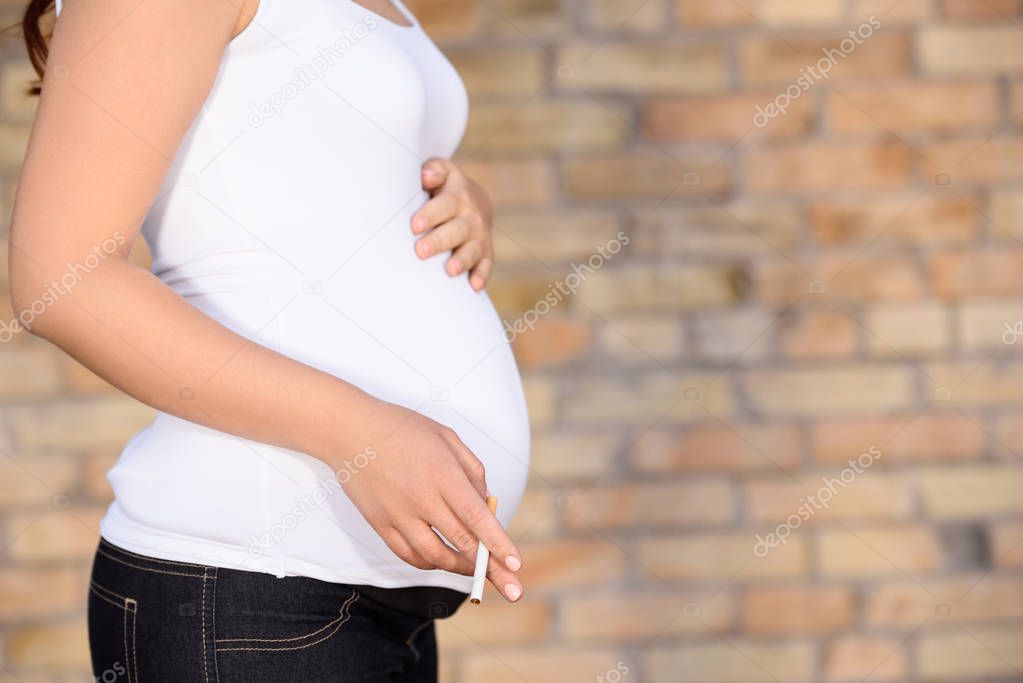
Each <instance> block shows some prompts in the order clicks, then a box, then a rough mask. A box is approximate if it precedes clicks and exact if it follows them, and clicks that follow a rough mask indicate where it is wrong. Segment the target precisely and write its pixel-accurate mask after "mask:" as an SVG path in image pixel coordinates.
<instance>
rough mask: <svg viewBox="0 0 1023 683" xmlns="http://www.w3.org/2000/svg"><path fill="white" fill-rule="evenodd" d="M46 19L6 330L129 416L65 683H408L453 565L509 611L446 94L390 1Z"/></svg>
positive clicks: (484, 334) (144, 5) (509, 562)
mask: <svg viewBox="0 0 1023 683" xmlns="http://www.w3.org/2000/svg"><path fill="white" fill-rule="evenodd" d="M392 3H393V4H392ZM50 9H51V0H32V2H31V4H30V6H29V8H28V11H27V13H26V17H25V29H26V37H27V39H28V44H29V50H30V54H31V55H32V56H33V61H34V62H35V63H36V65H37V67H39V68H40V70H42V67H43V66H44V65H45V75H44V78H43V81H42V85H41V99H40V103H39V109H38V114H37V118H36V121H35V126H34V128H33V130H32V135H31V140H30V143H29V147H28V153H27V158H26V160H25V165H24V171H23V174H22V177H21V181H20V184H19V190H18V195H17V198H16V203H15V204H16V205H15V211H14V217H13V227H12V233H11V246H10V260H11V264H10V265H11V287H12V298H13V302H14V305H15V311H16V315H17V316H18V320H19V321H20V323H21V324H23V325H24V327H26V328H28V329H29V330H30V331H31V332H32V333H34V334H36V335H39V336H41V337H44V338H46V339H48V340H50V341H51V342H53V343H54V344H56V345H58V346H60V347H61V348H63V349H64V350H65V351H67V353H69V354H70V355H72V356H73V357H74V358H76V359H77V360H78V361H80V362H81V363H82V364H84V365H85V366H87V367H88V368H90V369H92V370H93V371H94V372H96V373H97V374H99V375H100V376H102V377H103V378H105V379H106V380H107V381H109V382H110V383H112V384H113V385H115V386H117V387H119V388H120V389H122V390H123V391H125V392H127V393H128V394H130V395H132V396H134V397H136V398H137V399H139V400H140V401H143V402H145V403H147V404H149V405H151V406H153V407H155V408H156V409H157V410H158V413H157V417H156V418H155V419H154V420H153V422H152V423H151V424H149V425H148V426H147V427H146V428H144V429H143V430H141V431H140V432H139V433H137V434H136V435H135V436H134V437H132V439H131V440H130V441H129V443H128V444H127V445H126V446H125V448H124V450H123V452H122V453H121V455H120V458H119V460H118V461H117V464H116V465H115V466H114V467H113V469H112V470H111V471H110V473H109V475H108V476H109V479H110V482H111V484H112V486H113V490H114V493H115V501H114V502H113V503H112V504H111V506H110V508H109V510H108V512H107V514H106V516H105V517H104V518H103V520H102V522H101V524H100V533H101V536H102V538H101V540H100V543H99V547H98V549H97V553H96V557H95V560H94V565H93V572H92V577H91V578H92V580H91V582H90V595H89V620H88V621H89V639H90V645H91V650H92V658H93V667H94V673H95V675H96V676H97V677H98V680H104V681H105V680H114V679H115V678H116V679H117V680H120V677H121V676H123V677H124V679H125V680H126V681H128V682H129V683H135V682H136V681H142V682H147V681H173V682H176V683H177V682H182V681H203V683H210V682H216V681H222V682H225V683H226V682H233V681H273V682H275V683H279V682H281V681H302V682H315V681H433V680H435V679H436V643H435V640H434V618H436V617H442V616H446V615H448V614H450V613H451V612H452V611H453V610H454V609H456V608H457V607H458V605H459V604H460V603H461V601H462V600H463V599H464V598H465V594H466V593H467V592H468V590H469V586H470V583H471V579H470V578H468V577H467V576H466V575H467V574H471V573H472V569H473V565H472V558H473V557H474V556H475V550H476V546H477V543H478V542H482V543H483V544H484V545H486V546H487V547H488V548H489V549H490V550H491V551H492V555H491V561H490V565H489V572H488V577H489V579H490V580H491V582H492V583H493V584H494V586H495V587H496V588H497V590H498V591H499V592H500V593H501V595H503V596H504V598H506V599H508V600H511V601H515V600H517V599H519V597H520V596H521V595H522V590H523V588H522V584H521V582H520V580H519V579H518V578H517V572H518V571H519V569H520V567H521V565H522V559H521V556H520V553H519V551H518V550H517V548H516V547H515V545H514V544H513V542H512V541H511V539H510V538H509V537H508V536H507V534H506V533H505V532H504V530H503V526H504V525H505V524H507V522H508V521H509V519H510V517H511V515H512V513H513V512H514V510H515V508H516V507H517V505H518V502H519V500H520V498H521V495H522V491H523V488H524V485H525V479H526V474H527V471H528V457H529V431H528V425H527V416H526V410H525V402H524V399H523V393H522V388H521V384H520V380H519V377H518V372H517V369H516V366H515V362H514V359H513V357H512V355H511V353H510V350H509V348H508V345H507V343H506V342H505V340H504V338H503V335H502V329H501V325H500V322H499V320H498V317H497V315H496V313H495V311H494V308H493V307H492V305H491V303H490V301H489V299H488V298H487V296H486V294H485V293H483V291H482V288H483V286H484V284H485V283H486V280H487V278H488V276H489V274H490V269H491V267H492V263H493V261H492V256H491V253H490V243H491V242H490V226H489V215H490V207H489V201H488V199H487V198H486V194H485V193H484V192H483V191H482V190H481V189H480V188H479V186H478V185H477V184H476V183H475V182H473V181H472V180H471V179H469V178H468V177H466V176H465V175H464V174H463V173H462V172H461V171H460V170H459V169H458V168H457V167H456V166H455V165H454V164H452V163H451V162H450V161H447V157H449V156H450V155H451V154H452V153H453V152H454V151H455V148H456V147H457V146H458V144H459V141H460V139H461V136H462V133H463V130H464V128H465V122H466V117H467V101H466V94H465V90H464V87H463V85H462V82H461V80H460V79H459V78H458V75H457V74H456V73H455V71H454V69H453V68H452V66H451V64H450V63H449V62H448V61H447V60H446V59H445V58H444V57H443V56H442V55H441V53H440V52H439V51H438V49H437V48H436V46H435V45H434V44H433V43H432V42H431V41H430V39H429V38H428V37H427V36H426V34H425V33H424V32H423V30H422V28H421V27H420V26H419V25H418V23H417V22H416V20H415V18H414V17H413V16H412V15H411V13H410V12H409V11H408V10H407V9H406V8H405V7H404V6H403V5H402V4H401V2H400V0H359V2H355V1H354V0H258V1H257V0H237V1H235V0H146V1H145V2H138V0H104V1H103V2H90V1H89V0H65V2H64V4H63V7H61V6H59V5H58V6H57V7H56V8H55V9H56V10H57V11H58V12H59V19H57V21H56V23H55V28H54V32H53V35H52V39H51V40H50V41H49V43H48V44H47V42H46V41H45V40H44V39H43V38H42V36H41V30H40V29H39V21H40V20H41V19H42V20H45V19H46V18H47V17H48V16H51V15H49V11H50ZM139 233H141V234H142V235H143V236H144V239H145V241H146V243H147V244H148V246H149V248H150V251H151V253H152V256H153V261H152V272H150V271H147V270H145V269H143V268H140V267H138V266H136V265H134V264H133V263H132V262H131V261H129V260H128V259H127V258H126V255H127V253H128V251H129V250H130V248H131V246H132V243H133V241H134V240H135V238H136V236H137V235H138V234H139ZM484 472H485V474H484ZM488 493H489V494H492V495H495V496H497V497H498V499H499V501H500V507H499V511H498V514H497V516H496V517H495V516H494V515H492V514H491V513H490V512H489V511H488V509H487V506H486V503H485V496H486V495H487V494H488Z"/></svg>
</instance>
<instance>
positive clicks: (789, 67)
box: [739, 22, 911, 97]
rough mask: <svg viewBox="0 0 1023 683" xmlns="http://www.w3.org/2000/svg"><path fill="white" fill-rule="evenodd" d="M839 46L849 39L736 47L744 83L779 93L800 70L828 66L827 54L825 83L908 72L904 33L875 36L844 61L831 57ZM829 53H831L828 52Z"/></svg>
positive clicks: (775, 40) (752, 42) (767, 41)
mask: <svg viewBox="0 0 1023 683" xmlns="http://www.w3.org/2000/svg"><path fill="white" fill-rule="evenodd" d="M882 23H883V22H882ZM843 40H850V39H849V36H848V34H847V33H844V32H841V33H833V34H831V33H829V34H814V35H805V34H800V35H799V36H791V35H790V36H785V37H781V36H770V35H756V36H755V37H752V38H748V39H746V40H745V41H744V42H743V43H741V44H740V46H739V64H740V68H741V70H742V77H743V81H744V82H745V83H747V84H750V85H768V84H770V85H777V86H779V89H778V91H779V93H780V92H781V91H782V89H783V87H784V86H788V85H789V84H792V83H796V80H797V79H798V78H800V76H801V75H802V70H803V69H805V68H807V67H814V69H816V67H817V64H818V62H819V60H827V56H826V55H827V54H832V55H834V60H833V66H832V68H831V71H830V72H829V74H828V79H827V81H825V83H827V82H837V83H842V82H844V81H846V80H850V79H860V78H877V77H890V76H900V75H903V74H906V73H908V72H909V69H910V64H911V60H910V42H909V39H908V38H907V36H906V35H905V34H903V33H900V32H897V31H896V32H892V31H885V30H884V29H882V30H881V31H875V32H874V34H873V35H872V36H871V37H870V38H869V39H867V40H865V41H864V42H863V44H862V45H860V46H858V47H856V48H855V49H854V50H853V51H852V52H851V53H849V55H848V56H846V57H842V56H840V55H839V54H838V53H836V52H834V51H836V50H837V51H839V52H841V50H842V41H843ZM829 50H830V51H832V52H830V53H828V52H826V51H829ZM810 73H811V74H812V72H810ZM819 84H820V83H819V82H817V85H819ZM805 96H806V95H805V94H804V97H805Z"/></svg>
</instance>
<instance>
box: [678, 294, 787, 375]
mask: <svg viewBox="0 0 1023 683" xmlns="http://www.w3.org/2000/svg"><path fill="white" fill-rule="evenodd" d="M693 329H694V335H695V337H696V344H695V349H694V351H693V355H694V356H695V357H696V358H698V359H705V360H712V361H719V362H722V363H726V364H731V366H741V365H746V364H751V363H756V362H758V361H761V360H763V359H764V358H767V357H768V356H770V355H771V353H772V350H773V348H774V345H775V344H774V339H775V336H776V333H777V316H776V315H775V314H774V313H773V312H771V311H768V310H766V309H764V308H760V307H742V308H738V307H737V308H731V309H728V310H726V311H709V312H706V313H701V314H699V315H697V316H696V319H695V322H694V324H693Z"/></svg>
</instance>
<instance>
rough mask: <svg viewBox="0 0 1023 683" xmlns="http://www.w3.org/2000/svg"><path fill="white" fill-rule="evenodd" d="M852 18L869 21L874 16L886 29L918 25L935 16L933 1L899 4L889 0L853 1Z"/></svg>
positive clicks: (918, 0)
mask: <svg viewBox="0 0 1023 683" xmlns="http://www.w3.org/2000/svg"><path fill="white" fill-rule="evenodd" d="M850 16H851V18H852V19H853V20H855V21H867V20H868V19H869V18H870V17H871V16H874V17H877V18H878V19H880V20H881V22H882V24H884V26H886V27H888V26H901V25H905V24H918V23H922V22H924V21H926V20H927V19H931V18H932V17H933V16H934V3H933V2H932V1H931V0H900V2H899V3H897V4H892V3H891V2H889V1H888V0H853V2H852V7H851V9H850Z"/></svg>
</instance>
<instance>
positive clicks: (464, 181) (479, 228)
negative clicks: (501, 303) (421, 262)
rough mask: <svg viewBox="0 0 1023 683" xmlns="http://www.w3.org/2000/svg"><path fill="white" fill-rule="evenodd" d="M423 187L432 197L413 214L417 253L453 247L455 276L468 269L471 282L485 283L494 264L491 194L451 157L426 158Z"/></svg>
mask: <svg viewBox="0 0 1023 683" xmlns="http://www.w3.org/2000/svg"><path fill="white" fill-rule="evenodd" d="M422 178H423V189H424V190H426V191H428V192H429V193H430V195H431V196H430V200H429V201H427V202H426V203H425V204H423V206H422V207H421V208H420V209H419V210H418V211H416V212H415V214H413V216H412V232H413V233H415V234H416V235H423V237H422V238H421V239H420V240H419V241H418V242H416V253H417V254H418V255H419V258H423V259H425V258H429V257H431V256H433V255H434V254H439V253H441V252H442V251H453V252H454V253H453V254H452V255H451V258H449V259H448V262H447V264H446V265H445V269H446V270H447V273H448V275H450V276H452V277H454V276H456V275H460V274H461V273H464V272H466V271H468V272H469V285H470V286H471V287H472V288H473V289H475V290H476V291H477V292H478V291H480V290H481V289H483V288H484V287H485V286H486V284H487V280H489V279H490V273H491V272H493V270H494V241H493V237H492V235H491V222H492V221H493V217H494V214H493V211H494V210H493V206H492V205H491V203H490V196H489V195H488V194H487V191H486V190H484V189H483V187H481V186H480V185H479V183H477V182H476V181H474V180H473V179H472V178H470V177H469V176H467V175H465V173H463V172H462V170H461V169H460V168H458V167H457V166H455V165H454V164H453V163H451V162H450V161H449V160H447V159H438V158H433V159H428V160H427V161H426V163H424V164H423V167H422Z"/></svg>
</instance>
